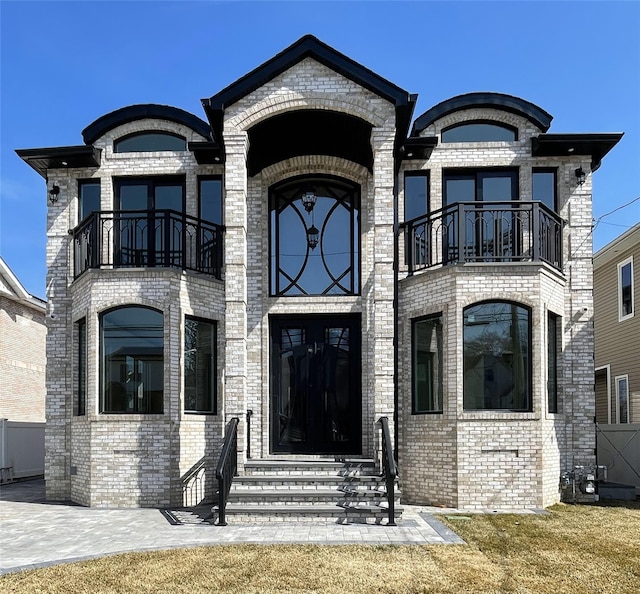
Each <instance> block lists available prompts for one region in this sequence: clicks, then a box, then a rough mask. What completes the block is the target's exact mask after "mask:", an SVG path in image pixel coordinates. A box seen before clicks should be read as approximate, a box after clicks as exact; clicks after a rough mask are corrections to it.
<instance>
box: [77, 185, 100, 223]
mask: <svg viewBox="0 0 640 594" xmlns="http://www.w3.org/2000/svg"><path fill="white" fill-rule="evenodd" d="M88 186H97V187H98V210H92V211H91V212H90V213H89V214H86V213H85V212H84V210H85V209H84V208H83V207H82V205H83V190H84V188H86V187H88ZM100 210H102V184H101V180H100V178H89V179H79V180H78V224H79V223H81V222H82V221H84V220H85V219H86V218H87V217H88V216H90V215H91V214H93V213H94V212H100Z"/></svg>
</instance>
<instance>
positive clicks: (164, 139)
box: [113, 132, 187, 153]
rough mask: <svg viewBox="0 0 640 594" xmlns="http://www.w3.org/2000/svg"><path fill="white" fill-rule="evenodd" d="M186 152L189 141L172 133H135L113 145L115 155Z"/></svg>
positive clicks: (119, 139)
mask: <svg viewBox="0 0 640 594" xmlns="http://www.w3.org/2000/svg"><path fill="white" fill-rule="evenodd" d="M186 150H187V140H186V139H185V137H184V136H180V135H178V134H172V133H171V132H135V133H134V134H129V135H127V136H123V137H121V138H118V139H117V140H115V141H114V143H113V152H114V153H133V152H140V153H149V152H155V151H186Z"/></svg>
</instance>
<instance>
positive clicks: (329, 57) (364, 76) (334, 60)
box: [202, 35, 410, 111]
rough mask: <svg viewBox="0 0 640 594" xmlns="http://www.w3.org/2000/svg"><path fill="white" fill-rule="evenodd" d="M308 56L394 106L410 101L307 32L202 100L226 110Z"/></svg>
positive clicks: (396, 87)
mask: <svg viewBox="0 0 640 594" xmlns="http://www.w3.org/2000/svg"><path fill="white" fill-rule="evenodd" d="M307 57H312V58H314V59H315V60H317V61H318V62H320V63H321V64H324V65H325V66H327V67H328V68H330V69H332V70H334V71H335V72H338V73H339V74H342V75H343V76H345V77H346V78H348V79H350V80H352V81H353V82H355V83H357V84H359V85H361V86H363V87H365V88H367V89H369V90H370V91H372V92H373V93H375V94H377V95H379V96H381V97H383V98H385V99H387V100H388V101H390V102H391V103H394V104H395V105H400V104H406V103H409V101H410V99H409V93H407V91H404V90H403V89H401V88H400V87H398V86H397V85H395V84H393V83H392V82H390V81H388V80H387V79H385V78H382V77H381V76H379V75H378V74H376V73H375V72H373V71H372V70H369V69H368V68H366V67H365V66H363V65H362V64H359V63H358V62H356V61H355V60H352V59H351V58H349V57H348V56H345V55H344V54H342V53H340V52H338V51H337V50H335V49H333V48H332V47H330V46H329V45H327V44H326V43H323V42H322V41H320V40H319V39H318V38H317V37H314V36H313V35H305V36H303V37H301V38H300V39H298V41H296V42H295V43H293V44H292V45H290V46H289V47H287V48H285V49H284V50H282V51H281V52H280V53H278V54H276V55H275V56H274V57H273V58H271V59H269V60H267V61H266V62H264V63H263V64H261V65H260V66H258V67H257V68H254V69H253V70H252V71H251V72H249V73H248V74H245V75H244V76H243V77H241V78H239V79H238V80H237V81H235V82H233V83H231V84H230V85H229V86H227V87H225V88H224V89H222V91H220V92H218V93H216V94H215V95H213V96H212V97H210V98H208V99H203V100H202V103H203V105H204V107H205V109H210V110H213V111H215V110H224V109H225V108H226V107H228V106H230V105H233V104H234V103H235V102H236V101H238V100H239V99H241V98H242V97H244V96H246V95H248V94H249V93H251V92H252V91H254V90H256V89H258V88H259V87H261V86H262V85H263V84H265V82H267V81H269V80H272V79H273V78H274V77H276V76H278V75H279V74H281V73H282V72H284V71H285V70H288V69H289V68H291V67H292V66H294V65H295V64H297V63H298V62H300V61H302V60H303V59H305V58H307Z"/></svg>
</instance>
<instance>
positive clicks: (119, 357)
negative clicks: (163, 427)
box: [101, 307, 164, 413]
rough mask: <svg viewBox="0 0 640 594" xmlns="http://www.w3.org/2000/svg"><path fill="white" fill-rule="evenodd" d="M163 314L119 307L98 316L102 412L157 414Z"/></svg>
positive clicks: (160, 402)
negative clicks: (99, 324) (100, 338)
mask: <svg viewBox="0 0 640 594" xmlns="http://www.w3.org/2000/svg"><path fill="white" fill-rule="evenodd" d="M163 345H164V337H163V316H162V314H161V313H160V312H157V311H154V310H152V309H148V308H145V307H123V308H119V309H116V310H113V311H110V312H108V313H106V314H104V315H103V316H102V391H103V393H102V407H101V408H102V412H132V413H135V412H140V413H161V412H162V411H163V392H164V387H163V385H164V377H163V375H164V354H163Z"/></svg>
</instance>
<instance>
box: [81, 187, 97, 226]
mask: <svg viewBox="0 0 640 594" xmlns="http://www.w3.org/2000/svg"><path fill="white" fill-rule="evenodd" d="M99 210H100V180H96V181H91V182H80V191H79V200H78V221H84V220H85V219H86V218H87V217H88V216H89V215H90V214H91V213H92V212H98V211H99Z"/></svg>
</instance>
